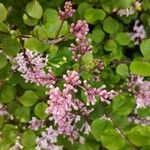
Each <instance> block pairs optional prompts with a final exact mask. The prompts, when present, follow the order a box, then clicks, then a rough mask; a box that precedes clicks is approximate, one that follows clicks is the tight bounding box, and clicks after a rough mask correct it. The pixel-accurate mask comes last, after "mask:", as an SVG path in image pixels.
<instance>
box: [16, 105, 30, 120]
mask: <svg viewBox="0 0 150 150" xmlns="http://www.w3.org/2000/svg"><path fill="white" fill-rule="evenodd" d="M14 114H15V117H16V119H18V120H19V121H20V122H24V123H25V122H29V121H30V109H29V107H18V108H17V109H16V110H15V113H14Z"/></svg>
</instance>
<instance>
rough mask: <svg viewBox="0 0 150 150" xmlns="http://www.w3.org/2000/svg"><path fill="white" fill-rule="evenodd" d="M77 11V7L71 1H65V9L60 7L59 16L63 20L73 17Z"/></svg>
mask: <svg viewBox="0 0 150 150" xmlns="http://www.w3.org/2000/svg"><path fill="white" fill-rule="evenodd" d="M74 13H75V9H73V8H72V3H71V2H70V1H66V2H65V6H64V11H63V10H61V9H60V8H59V18H60V19H61V20H65V19H68V18H69V17H72V16H73V15H74Z"/></svg>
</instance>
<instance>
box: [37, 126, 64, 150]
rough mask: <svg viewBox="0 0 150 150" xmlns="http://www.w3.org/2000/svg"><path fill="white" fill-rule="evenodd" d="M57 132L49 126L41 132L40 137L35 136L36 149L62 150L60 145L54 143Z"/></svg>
mask: <svg viewBox="0 0 150 150" xmlns="http://www.w3.org/2000/svg"><path fill="white" fill-rule="evenodd" d="M57 137H58V132H57V131H56V130H54V129H53V128H52V127H51V126H50V127H49V128H47V129H46V131H44V132H43V133H42V136H41V137H37V139H36V143H37V147H36V150H43V149H46V150H62V146H58V145H55V143H56V142H57Z"/></svg>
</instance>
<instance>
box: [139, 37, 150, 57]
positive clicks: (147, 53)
mask: <svg viewBox="0 0 150 150" xmlns="http://www.w3.org/2000/svg"><path fill="white" fill-rule="evenodd" d="M149 45H150V39H146V40H144V41H142V43H141V44H140V50H141V53H142V54H143V56H144V57H145V58H146V59H150V47H149Z"/></svg>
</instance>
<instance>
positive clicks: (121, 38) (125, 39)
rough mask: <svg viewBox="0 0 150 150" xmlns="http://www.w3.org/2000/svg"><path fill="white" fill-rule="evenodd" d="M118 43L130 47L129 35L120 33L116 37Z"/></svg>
mask: <svg viewBox="0 0 150 150" xmlns="http://www.w3.org/2000/svg"><path fill="white" fill-rule="evenodd" d="M116 41H117V42H118V44H120V45H128V44H129V42H130V37H129V35H128V33H125V32H120V33H118V34H117V36H116Z"/></svg>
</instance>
